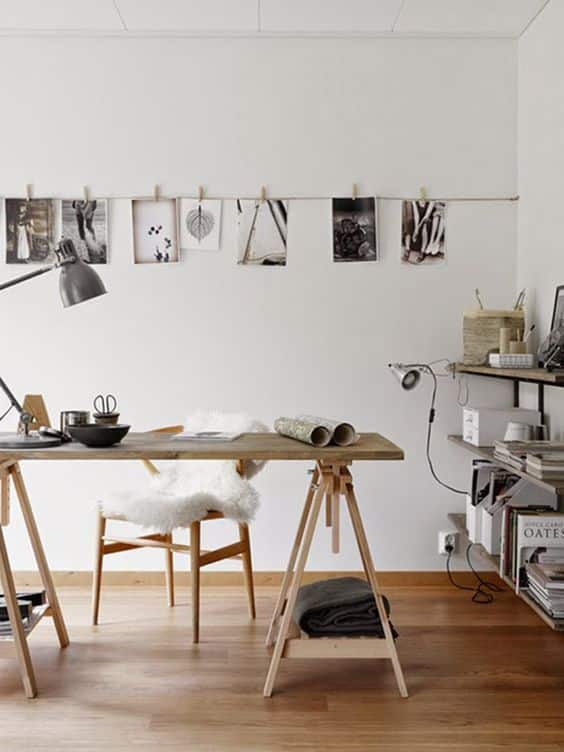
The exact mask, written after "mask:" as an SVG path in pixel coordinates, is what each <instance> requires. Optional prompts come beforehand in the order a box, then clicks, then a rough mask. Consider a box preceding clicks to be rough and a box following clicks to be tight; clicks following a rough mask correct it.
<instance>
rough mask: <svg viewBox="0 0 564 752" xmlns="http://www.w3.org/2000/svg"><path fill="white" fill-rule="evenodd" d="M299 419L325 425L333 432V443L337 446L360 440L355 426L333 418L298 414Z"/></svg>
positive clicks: (348, 444)
mask: <svg viewBox="0 0 564 752" xmlns="http://www.w3.org/2000/svg"><path fill="white" fill-rule="evenodd" d="M298 420H306V421H308V422H309V423H315V424H316V425H318V426H324V427H325V428H326V429H327V430H328V431H330V433H331V443H333V444H337V446H350V445H351V444H355V443H356V441H357V440H358V436H357V433H356V431H355V429H354V426H353V425H351V424H350V423H345V422H342V421H338V420H332V419H331V418H320V417H319V416H318V415H298Z"/></svg>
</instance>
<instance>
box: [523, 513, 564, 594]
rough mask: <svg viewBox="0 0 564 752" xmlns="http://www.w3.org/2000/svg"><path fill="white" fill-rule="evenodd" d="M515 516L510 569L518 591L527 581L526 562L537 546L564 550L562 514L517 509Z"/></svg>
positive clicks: (563, 517) (535, 551)
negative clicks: (512, 557)
mask: <svg viewBox="0 0 564 752" xmlns="http://www.w3.org/2000/svg"><path fill="white" fill-rule="evenodd" d="M515 517H516V536H515V538H514V561H513V568H512V570H513V581H514V582H515V583H516V591H517V592H519V588H520V587H521V585H522V584H526V582H527V575H526V563H527V562H529V561H532V556H533V555H534V556H536V553H537V549H538V548H560V549H562V550H563V551H564V514H562V513H558V512H540V511H537V512H535V511H532V512H530V511H529V510H519V512H518V513H517V514H516V515H515ZM514 533H515V530H514ZM524 564H525V566H524Z"/></svg>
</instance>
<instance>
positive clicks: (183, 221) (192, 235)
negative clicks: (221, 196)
mask: <svg viewBox="0 0 564 752" xmlns="http://www.w3.org/2000/svg"><path fill="white" fill-rule="evenodd" d="M178 213H179V219H180V222H179V224H180V248H181V249H182V250H188V251H218V250H219V243H220V234H221V201H219V200H213V199H202V201H199V200H198V199H188V198H181V199H180V200H179V201H178Z"/></svg>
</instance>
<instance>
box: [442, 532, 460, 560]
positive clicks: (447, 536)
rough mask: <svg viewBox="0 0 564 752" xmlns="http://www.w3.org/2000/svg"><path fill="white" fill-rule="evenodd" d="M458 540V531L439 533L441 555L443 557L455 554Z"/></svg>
mask: <svg viewBox="0 0 564 752" xmlns="http://www.w3.org/2000/svg"><path fill="white" fill-rule="evenodd" d="M457 540H458V533H457V532H456V530H441V531H440V532H439V553H440V555H441V556H448V554H449V553H452V554H453V553H455V551H456V543H457ZM450 546H452V550H451V551H447V548H450Z"/></svg>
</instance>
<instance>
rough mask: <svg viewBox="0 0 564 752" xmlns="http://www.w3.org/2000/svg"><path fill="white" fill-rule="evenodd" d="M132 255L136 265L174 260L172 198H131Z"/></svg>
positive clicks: (176, 257)
mask: <svg viewBox="0 0 564 752" xmlns="http://www.w3.org/2000/svg"><path fill="white" fill-rule="evenodd" d="M131 214H132V220H133V256H134V260H135V263H136V264H168V263H174V262H176V261H178V236H177V231H176V224H177V217H176V201H175V199H172V198H171V199H164V198H163V199H159V200H158V201H156V200H154V199H133V201H132V202H131Z"/></svg>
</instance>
